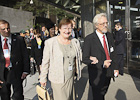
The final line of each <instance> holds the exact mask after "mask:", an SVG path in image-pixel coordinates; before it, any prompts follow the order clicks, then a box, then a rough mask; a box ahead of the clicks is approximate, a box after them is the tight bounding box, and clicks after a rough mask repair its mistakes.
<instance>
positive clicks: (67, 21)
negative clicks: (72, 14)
mask: <svg viewBox="0 0 140 100" xmlns="http://www.w3.org/2000/svg"><path fill="white" fill-rule="evenodd" d="M68 24H71V26H72V21H71V19H68V18H63V19H62V20H61V21H60V23H59V25H58V27H59V29H60V28H61V26H62V25H68Z"/></svg>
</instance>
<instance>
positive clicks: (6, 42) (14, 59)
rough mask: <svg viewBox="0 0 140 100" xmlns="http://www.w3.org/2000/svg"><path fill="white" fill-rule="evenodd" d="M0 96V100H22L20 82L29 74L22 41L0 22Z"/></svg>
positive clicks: (25, 49)
mask: <svg viewBox="0 0 140 100" xmlns="http://www.w3.org/2000/svg"><path fill="white" fill-rule="evenodd" d="M0 34H1V35H0V96H1V100H11V98H10V96H11V85H12V88H13V94H12V100H24V96H23V86H22V82H23V80H24V79H25V78H26V76H27V75H28V74H29V73H30V67H29V66H30V64H29V56H28V52H27V48H26V44H25V41H24V39H23V38H22V37H21V36H19V35H14V34H11V33H10V24H9V22H7V21H6V20H0Z"/></svg>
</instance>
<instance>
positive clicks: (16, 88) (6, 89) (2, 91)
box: [0, 70, 24, 100]
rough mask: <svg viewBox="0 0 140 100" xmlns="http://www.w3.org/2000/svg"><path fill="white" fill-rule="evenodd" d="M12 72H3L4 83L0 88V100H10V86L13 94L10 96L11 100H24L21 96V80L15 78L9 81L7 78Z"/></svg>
mask: <svg viewBox="0 0 140 100" xmlns="http://www.w3.org/2000/svg"><path fill="white" fill-rule="evenodd" d="M11 72H12V71H8V70H6V71H5V74H6V77H8V78H6V82H5V83H3V84H2V88H0V96H1V100H11V97H10V96H11V86H12V88H13V94H12V99H13V100H24V96H23V86H22V82H23V80H21V79H17V78H13V77H12V79H10V81H11V80H12V81H11V82H10V81H9V78H10V77H9V76H12V75H11Z"/></svg>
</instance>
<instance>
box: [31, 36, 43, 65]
mask: <svg viewBox="0 0 140 100" xmlns="http://www.w3.org/2000/svg"><path fill="white" fill-rule="evenodd" d="M43 49H44V41H43V40H42V43H41V48H40V49H38V44H37V41H36V38H34V39H32V41H31V57H33V58H34V59H35V61H36V63H37V65H41V63H42V57H43Z"/></svg>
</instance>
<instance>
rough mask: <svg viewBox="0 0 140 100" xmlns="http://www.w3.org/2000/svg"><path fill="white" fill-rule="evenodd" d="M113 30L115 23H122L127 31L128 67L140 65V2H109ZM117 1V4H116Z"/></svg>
mask: <svg viewBox="0 0 140 100" xmlns="http://www.w3.org/2000/svg"><path fill="white" fill-rule="evenodd" d="M109 1H110V9H111V11H110V14H111V29H112V32H114V31H115V28H114V24H115V22H121V24H122V25H123V28H124V29H125V31H126V54H125V58H126V64H127V65H126V66H127V67H130V66H131V65H132V63H133V64H134V62H135V65H137V67H138V66H139V65H140V63H139V61H140V0H109ZM115 1H117V2H115Z"/></svg>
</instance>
